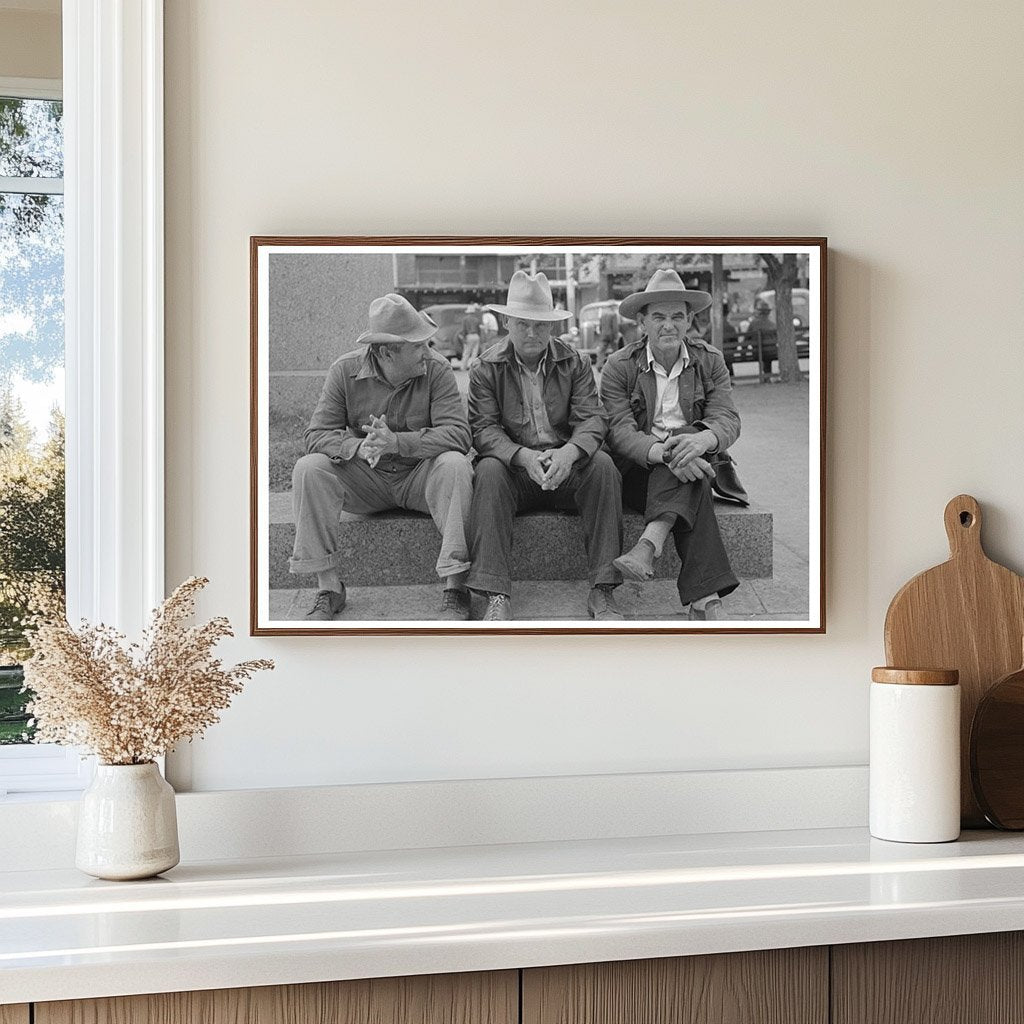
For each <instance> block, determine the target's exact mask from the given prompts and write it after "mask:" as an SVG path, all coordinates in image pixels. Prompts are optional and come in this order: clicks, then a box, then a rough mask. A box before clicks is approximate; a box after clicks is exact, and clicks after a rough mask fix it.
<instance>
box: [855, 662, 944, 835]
mask: <svg viewBox="0 0 1024 1024" xmlns="http://www.w3.org/2000/svg"><path fill="white" fill-rule="evenodd" d="M871 680H872V682H871V755H870V829H871V834H872V835H873V836H874V837H875V838H876V839H888V840H892V841H895V842H898V843H948V842H950V841H951V840H954V839H957V838H958V837H959V835H960V685H959V673H958V672H957V671H956V670H954V669H895V668H876V669H873V670H872V672H871Z"/></svg>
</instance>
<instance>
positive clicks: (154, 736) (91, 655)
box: [25, 576, 274, 764]
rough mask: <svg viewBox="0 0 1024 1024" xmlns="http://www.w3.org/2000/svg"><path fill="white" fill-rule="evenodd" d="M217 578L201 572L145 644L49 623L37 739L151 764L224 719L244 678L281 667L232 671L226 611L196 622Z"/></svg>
mask: <svg viewBox="0 0 1024 1024" xmlns="http://www.w3.org/2000/svg"><path fill="white" fill-rule="evenodd" d="M207 583H209V580H207V579H205V578H202V577H196V576H193V577H192V578H191V579H188V580H186V581H185V582H184V583H182V584H181V585H180V586H179V587H178V588H177V590H175V591H174V593H173V594H171V596H170V597H169V598H167V600H166V601H164V602H163V604H162V605H160V607H159V608H157V609H156V610H155V611H154V612H153V617H152V620H151V621H150V624H149V626H148V628H147V629H146V630H145V631H144V633H143V635H142V643H141V644H137V643H135V644H131V645H130V646H126V638H125V636H124V635H123V634H122V633H119V632H118V631H117V630H115V629H111V628H110V627H109V626H104V625H102V624H101V625H99V626H92V625H90V624H89V623H87V622H84V621H83V622H82V624H81V626H80V628H79V629H77V630H75V629H72V627H71V626H70V625H69V624H68V622H67V620H66V619H64V618H63V617H61V618H55V619H51V620H49V621H46V620H42V621H40V622H39V623H38V624H37V626H36V630H35V633H34V635H33V638H32V647H33V650H34V654H33V655H32V657H31V658H29V659H28V661H27V662H25V689H26V690H30V691H32V692H33V693H34V697H33V699H32V701H31V702H30V703H29V705H28V710H29V711H30V713H31V714H33V715H34V716H35V718H36V722H37V728H36V734H35V739H36V742H37V743H60V744H64V745H66V746H74V747H83V748H85V749H86V750H88V751H90V752H92V753H94V754H96V756H97V757H98V758H99V759H100V761H101V762H103V763H104V764H146V763H147V762H149V761H152V760H154V759H155V758H156V757H157V756H159V755H160V754H162V753H164V752H165V751H167V750H170V749H171V748H172V747H173V746H174V745H175V744H176V743H178V742H179V741H181V740H183V739H189V738H191V737H194V736H199V735H201V734H202V733H203V731H204V730H205V729H207V728H208V727H209V726H211V725H213V724H214V723H215V722H217V721H218V720H219V718H220V715H219V712H221V711H223V710H224V709H225V708H226V707H227V706H228V705H229V704H230V703H231V698H232V697H233V696H234V695H235V694H236V693H238V692H239V691H240V690H241V689H242V683H243V682H244V681H245V680H246V679H248V678H249V677H250V676H251V675H252V674H253V673H254V672H258V671H260V670H263V669H272V668H273V667H274V663H273V662H272V661H267V660H263V659H260V660H256V661H243V662H241V663H240V664H238V665H235V666H234V667H233V668H224V667H223V665H222V663H221V661H220V659H219V658H214V657H213V648H214V646H215V645H216V644H217V642H218V641H220V640H221V639H223V638H224V637H230V636H232V635H233V634H232V631H231V626H230V624H229V623H228V620H227V619H226V618H223V617H218V618H215V619H212V620H211V621H210V622H207V623H206V624H205V625H202V626H187V625H186V621H187V620H188V619H190V618H191V616H192V615H193V613H194V612H195V599H196V595H197V594H198V593H199V591H200V590H202V589H203V587H205V586H206V584H207Z"/></svg>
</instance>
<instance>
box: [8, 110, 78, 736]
mask: <svg viewBox="0 0 1024 1024" xmlns="http://www.w3.org/2000/svg"><path fill="white" fill-rule="evenodd" d="M63 363H64V198H63V131H62V105H61V103H60V102H59V101H54V100H40V99H24V98H15V97H2V96H0V744H11V743H23V742H25V741H26V740H31V733H32V729H31V725H30V723H29V720H28V716H27V715H26V714H25V710H24V705H25V703H26V701H27V700H28V699H29V696H30V695H28V694H24V693H22V692H21V686H22V672H21V668H20V663H21V662H22V661H23V660H24V659H25V658H26V657H27V656H28V655H29V654H30V653H31V645H32V637H31V631H30V629H29V628H27V625H26V618H27V616H29V615H30V614H31V613H32V612H33V611H35V610H39V609H41V608H44V607H52V606H53V605H54V603H56V604H57V606H58V607H62V604H63V597H64V582H65V571H64V550H65V541H64V417H63V411H62V410H63V405H64V400H63Z"/></svg>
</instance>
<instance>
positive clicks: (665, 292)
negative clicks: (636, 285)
mask: <svg viewBox="0 0 1024 1024" xmlns="http://www.w3.org/2000/svg"><path fill="white" fill-rule="evenodd" d="M652 302H685V303H686V304H687V306H689V307H690V312H691V313H699V312H700V311H701V310H702V309H707V308H708V306H710V305H711V296H710V295H709V294H708V293H707V292H701V291H696V290H694V289H690V288H686V287H685V286H684V285H683V280H682V278H681V277H680V276H679V275H678V274H677V273H676V272H675V271H674V270H656V271H655V272H654V277H652V278H651V279H650V281H648V283H647V287H646V288H645V289H644V290H643V291H642V292H633V294H632V295H627V296H626V297H625V298H624V299H623V300H622V302H621V303H620V304H619V315H620V316H626V317H629V318H630V320H633V319H635V317H636V315H637V313H639V312H640V310H641V309H642V308H643V307H644V306H647V305H649V304H650V303H652Z"/></svg>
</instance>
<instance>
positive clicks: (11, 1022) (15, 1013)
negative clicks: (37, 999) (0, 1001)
mask: <svg viewBox="0 0 1024 1024" xmlns="http://www.w3.org/2000/svg"><path fill="white" fill-rule="evenodd" d="M28 1020H29V1018H28V1005H27V1004H25V1003H19V1004H18V1005H17V1006H0V1024H28Z"/></svg>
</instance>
